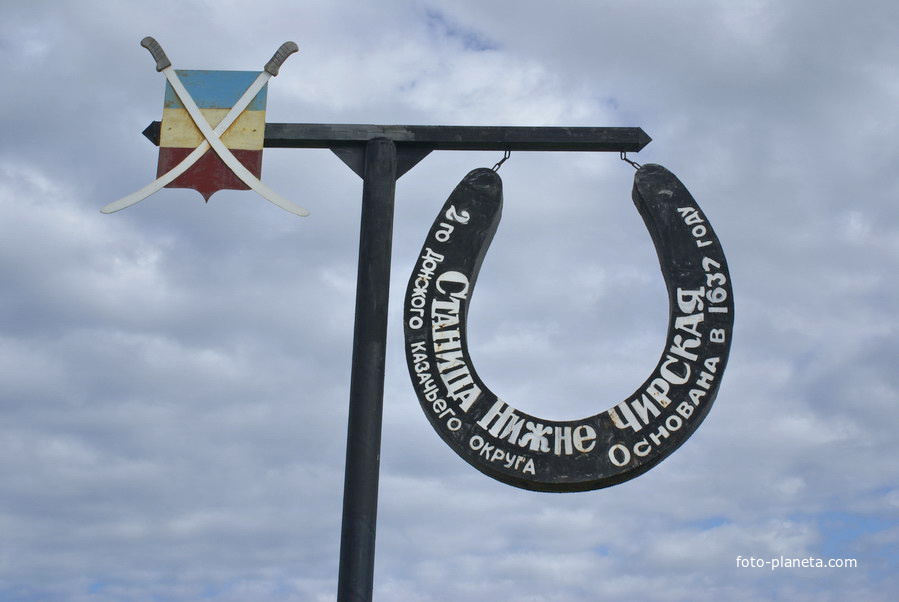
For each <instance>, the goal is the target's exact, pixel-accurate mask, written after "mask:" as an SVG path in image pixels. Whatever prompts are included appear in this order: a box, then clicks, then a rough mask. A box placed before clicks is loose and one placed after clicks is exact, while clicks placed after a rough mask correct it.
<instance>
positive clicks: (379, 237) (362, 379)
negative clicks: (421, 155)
mask: <svg viewBox="0 0 899 602" xmlns="http://www.w3.org/2000/svg"><path fill="white" fill-rule="evenodd" d="M395 191H396V146H395V145H394V143H393V142H392V141H391V140H388V139H386V138H377V139H374V140H370V141H369V142H368V143H367V144H366V146H365V175H364V177H363V184H362V227H361V233H360V237H359V273H358V277H357V280H356V326H355V331H354V338H353V366H352V375H351V377H350V413H349V422H348V427H347V452H346V475H345V480H344V489H343V526H342V528H341V533H340V572H339V576H338V584H337V599H338V601H340V602H357V601H368V600H371V599H372V586H373V582H374V567H375V526H376V520H377V513H378V472H379V468H380V462H381V416H382V413H383V407H384V363H385V354H386V349H387V301H388V296H389V292H390V251H391V243H392V240H393V201H394V193H395Z"/></svg>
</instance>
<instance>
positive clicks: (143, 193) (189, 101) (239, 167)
mask: <svg viewBox="0 0 899 602" xmlns="http://www.w3.org/2000/svg"><path fill="white" fill-rule="evenodd" d="M140 45H141V46H143V47H144V48H146V49H147V50H149V51H150V54H151V55H153V58H154V59H156V70H157V71H161V72H162V73H163V75H165V77H166V79H167V80H168V81H169V84H171V86H172V89H173V90H174V91H175V94H177V95H178V98H179V99H181V104H183V105H184V108H185V109H187V113H188V114H189V115H190V117H191V119H193V121H194V123H195V124H196V126H197V128H199V130H200V133H202V134H203V137H204V138H205V140H204V141H203V142H202V143H201V144H200V145H199V146H198V147H197V148H195V149H194V150H193V151H192V152H191V153H190V154H189V155H188V156H187V157H185V158H184V159H183V160H182V161H181V163H179V164H178V165H176V166H175V167H173V168H172V169H171V170H170V171H168V172H167V173H165V174H163V175H162V176H160V177H159V178H157V179H156V180H155V181H153V182H151V183H150V184H147V185H146V186H144V187H143V188H141V189H140V190H138V191H136V192H133V193H131V194H129V195H128V196H126V197H123V198H121V199H119V200H118V201H115V202H113V203H110V204H108V205H106V206H105V207H103V209H101V210H100V211H101V213H113V212H115V211H119V210H121V209H124V208H126V207H130V206H131V205H134V204H135V203H137V202H139V201H142V200H144V199H145V198H147V197H148V196H150V195H151V194H153V193H154V192H157V191H159V190H161V189H162V188H163V187H165V186H166V185H167V184H169V183H171V182H172V181H173V180H174V179H175V178H177V177H178V176H180V175H181V174H183V173H184V172H185V171H187V170H188V169H190V167H191V166H192V165H193V164H194V163H196V162H197V160H199V158H200V157H202V156H203V155H204V154H205V153H206V151H208V150H209V149H210V147H211V148H212V150H214V151H215V152H216V153H217V154H218V156H219V157H221V159H222V161H223V162H224V163H225V165H227V166H228V167H229V168H230V169H231V171H233V172H234V175H236V176H237V177H238V178H240V180H241V181H242V182H243V183H244V184H246V185H247V186H249V187H250V188H252V189H253V190H255V191H256V192H257V193H258V194H259V195H260V196H262V198H264V199H266V200H267V201H270V202H272V203H274V204H275V205H277V206H278V207H281V208H282V209H285V210H287V211H290V212H291V213H294V214H296V215H299V216H301V217H305V216H307V215H309V212H308V211H307V210H305V209H303V208H302V207H300V206H298V205H295V204H293V203H291V202H290V201H288V200H287V199H285V198H284V197H282V196H281V195H280V194H278V193H277V192H275V191H274V190H272V189H271V188H269V187H268V186H266V185H265V184H263V183H262V182H260V181H259V178H257V177H256V176H254V175H253V174H252V173H250V170H248V169H247V168H246V167H244V165H243V163H241V162H240V161H238V160H237V158H236V157H235V156H234V155H233V154H232V153H231V151H230V150H228V147H226V146H225V145H224V144H223V143H222V141H221V138H220V136H221V135H222V134H224V133H225V131H227V129H228V128H229V127H231V124H232V123H234V122H235V121H236V120H237V118H238V117H239V116H240V114H241V113H243V110H244V109H245V108H247V106H248V105H249V104H250V102H252V100H253V99H254V98H256V95H257V94H258V93H259V91H260V90H261V89H262V87H263V86H265V84H266V83H268V80H269V79H270V78H271V77H272V76H275V75H278V71H279V69H280V68H281V65H282V64H283V63H284V61H285V60H287V57H289V56H290V55H291V54H293V53H294V52H296V51H297V50H299V49H298V48H297V45H296V44H295V43H294V42H285V43H283V44H281V47H280V48H278V51H277V52H275V55H274V56H273V57H272V59H271V60H270V61H269V62H268V63H266V65H265V69H264V70H263V71H262V73H260V74H259V76H258V77H257V78H256V81H254V82H253V83H252V84H251V85H250V87H249V88H247V90H246V91H245V92H244V93H243V96H241V97H240V99H239V100H238V101H237V103H236V104H235V105H234V106H233V107H231V110H230V111H228V114H227V115H225V118H224V119H222V120H221V122H219V124H218V125H217V126H215V129H212V128H211V127H210V126H209V122H208V121H206V118H205V117H204V116H203V114H202V113H201V112H200V108H199V107H198V106H197V103H196V102H194V99H193V98H191V96H190V93H189V92H188V91H187V89H185V87H184V84H182V83H181V80H180V79H179V78H178V74H177V73H175V70H174V69H172V62H171V61H170V60H169V59H168V57H167V56H166V55H165V52H164V51H163V50H162V47H161V46H160V45H159V43H158V42H157V41H156V40H155V39H153V38H152V37H150V36H147V37H146V38H144V39H143V40H141V42H140Z"/></svg>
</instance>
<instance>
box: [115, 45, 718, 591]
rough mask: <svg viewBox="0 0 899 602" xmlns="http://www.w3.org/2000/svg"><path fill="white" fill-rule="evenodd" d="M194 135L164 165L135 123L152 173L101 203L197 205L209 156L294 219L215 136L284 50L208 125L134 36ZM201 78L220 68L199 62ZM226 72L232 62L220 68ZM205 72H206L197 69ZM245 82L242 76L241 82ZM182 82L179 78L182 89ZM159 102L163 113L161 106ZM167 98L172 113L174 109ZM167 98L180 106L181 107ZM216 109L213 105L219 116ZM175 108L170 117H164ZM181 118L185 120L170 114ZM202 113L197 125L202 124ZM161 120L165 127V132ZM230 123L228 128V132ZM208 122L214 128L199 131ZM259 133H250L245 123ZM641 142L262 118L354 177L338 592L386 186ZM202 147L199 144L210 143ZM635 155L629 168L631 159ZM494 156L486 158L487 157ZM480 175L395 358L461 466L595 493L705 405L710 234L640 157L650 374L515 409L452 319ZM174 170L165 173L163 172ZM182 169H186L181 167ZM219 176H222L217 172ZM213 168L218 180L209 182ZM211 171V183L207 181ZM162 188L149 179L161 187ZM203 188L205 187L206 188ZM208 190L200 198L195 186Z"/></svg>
mask: <svg viewBox="0 0 899 602" xmlns="http://www.w3.org/2000/svg"><path fill="white" fill-rule="evenodd" d="M142 43H143V44H144V45H145V46H147V47H148V49H149V50H150V51H151V53H152V54H153V57H154V58H155V59H156V60H157V69H158V70H160V71H162V72H163V73H164V74H165V75H166V77H167V80H168V82H169V86H170V89H171V90H173V91H174V95H175V96H177V99H178V100H179V101H180V103H175V102H172V103H171V105H172V107H174V108H172V109H171V110H173V111H175V110H181V108H183V109H185V110H186V111H187V113H188V114H189V118H190V120H191V122H192V123H193V124H194V125H195V127H196V129H197V130H199V135H197V134H196V132H194V135H195V144H194V145H193V146H191V145H190V144H187V145H185V147H186V149H185V150H183V151H181V152H180V154H179V155H178V157H179V158H180V157H184V158H183V159H180V161H181V163H178V162H177V161H175V160H170V161H169V162H168V163H167V164H166V165H165V167H163V165H162V157H163V154H162V151H163V148H164V147H163V146H162V143H163V138H164V137H165V136H166V133H167V132H168V131H169V130H170V129H172V128H173V127H174V126H165V123H166V120H167V119H169V117H168V116H164V119H163V124H160V123H159V122H154V123H151V124H150V126H149V127H148V128H147V129H146V130H145V131H144V135H145V136H147V137H148V138H149V139H150V140H151V141H152V142H154V143H155V144H157V145H160V148H161V154H160V179H159V180H157V181H156V182H154V183H153V184H151V185H149V186H147V187H145V188H144V189H141V190H140V191H138V192H136V193H134V194H133V195H129V196H128V197H125V198H124V199H122V200H120V201H117V202H116V203H113V204H111V205H109V206H107V207H105V208H104V210H103V211H104V212H112V211H116V210H118V209H121V208H124V207H126V206H129V205H131V204H133V203H135V202H137V201H139V200H141V199H142V198H145V197H146V196H148V195H149V194H152V192H155V191H156V190H159V189H160V188H162V187H164V186H179V185H180V186H182V187H193V188H197V189H198V190H201V188H202V186H206V188H205V189H204V190H205V191H204V190H201V192H203V193H204V196H206V198H207V199H208V194H211V192H209V191H210V190H211V191H213V192H214V190H215V189H216V186H219V184H212V185H209V184H208V182H205V183H204V184H202V186H201V185H200V184H197V180H204V179H208V178H207V174H208V173H210V172H211V171H214V170H215V169H219V168H220V166H219V165H218V163H215V164H214V165H211V166H207V167H206V168H204V169H203V170H201V172H200V176H199V177H196V176H194V177H193V179H191V178H187V180H181V181H180V183H179V180H178V179H177V178H179V177H181V178H184V175H182V174H185V172H188V170H189V169H190V168H191V167H192V166H194V164H195V163H197V162H198V161H200V160H201V158H204V157H210V158H212V155H213V153H215V154H216V155H217V156H218V159H219V160H221V161H222V162H223V163H224V164H225V165H226V166H227V168H228V169H229V170H230V172H233V174H234V175H235V176H236V177H237V178H238V180H240V182H242V183H243V185H245V186H243V185H240V184H239V183H238V184H237V185H235V186H234V187H244V188H252V189H254V190H256V191H257V192H258V193H259V194H261V195H262V196H264V197H265V198H266V199H268V200H270V201H272V202H273V203H275V204H278V205H279V206H281V207H282V208H285V209H287V210H288V211H291V212H293V213H296V214H298V215H305V214H306V213H307V212H306V211H305V210H304V209H301V208H299V207H297V206H296V205H294V204H293V203H291V202H290V201H287V200H286V199H284V198H283V197H280V196H279V195H277V194H276V193H274V192H273V191H271V190H269V189H268V188H267V187H265V186H264V185H263V184H262V183H261V182H259V180H258V177H257V176H258V169H257V170H256V174H255V175H254V174H253V173H250V171H252V170H247V169H244V167H245V165H244V163H245V162H246V163H250V162H251V159H247V157H245V156H238V157H236V158H235V154H237V152H236V151H234V152H232V149H231V148H229V147H228V144H227V143H226V141H225V142H223V139H224V138H226V137H227V136H228V135H229V133H230V130H229V129H228V128H229V126H230V125H231V124H232V123H234V121H235V120H237V119H239V118H241V115H242V114H243V113H245V109H246V108H247V107H248V106H249V105H250V103H251V102H253V99H254V97H255V96H256V95H257V94H258V93H259V91H260V90H262V88H263V86H264V85H265V83H266V81H267V80H268V77H270V76H271V75H277V72H278V68H279V67H280V65H281V63H283V61H284V60H285V59H286V58H287V56H289V54H290V53H291V52H293V51H295V50H296V45H292V46H291V44H292V43H287V44H285V45H283V46H282V48H281V49H279V52H278V53H277V54H276V55H275V57H273V59H272V61H270V63H269V64H268V65H267V66H266V70H265V71H264V72H263V73H260V74H259V75H258V77H257V79H256V80H255V83H254V84H253V85H254V86H256V88H255V90H253V89H252V88H250V89H246V90H243V89H241V86H236V89H235V90H232V91H230V96H229V100H228V102H227V103H225V106H221V107H219V106H217V105H216V109H215V110H219V111H221V114H218V116H217V117H216V119H221V121H219V122H218V123H216V124H215V125H213V124H212V123H211V122H212V121H213V119H212V118H211V117H210V115H211V114H207V113H203V112H202V111H203V110H206V111H209V110H210V109H201V110H200V109H197V105H198V104H201V103H199V102H198V103H195V102H194V101H193V100H192V99H191V91H189V90H187V89H185V87H184V86H182V85H180V82H179V75H183V74H189V73H190V72H175V71H174V70H172V69H171V64H170V63H169V62H168V59H166V58H165V55H164V53H163V52H162V49H161V48H160V47H159V45H158V44H156V43H155V41H154V40H152V38H147V39H145V40H144V42H142ZM202 73H206V74H216V73H229V72H202ZM230 73H233V72H230ZM203 77H213V76H207V75H204V76H203ZM245 79H249V80H251V81H252V78H245ZM188 87H189V86H188ZM169 104H170V103H168V102H167V104H166V107H167V109H166V111H168V110H169ZM176 104H177V105H178V106H177V107H176V106H175V105H176ZM179 107H180V108H179ZM222 114H224V115H222ZM179 115H180V114H177V115H174V116H173V117H172V118H171V119H172V123H174V120H175V119H177V118H178V117H179ZM182 117H183V116H182ZM207 120H208V122H207ZM164 126H165V127H164ZM232 127H234V126H232ZM213 128H214V129H213ZM257 129H258V128H257ZM649 142H650V138H649V136H647V135H646V134H645V133H644V132H643V130H641V129H640V128H636V127H570V128H569V127H480V126H471V127H469V126H411V125H390V126H382V125H357V124H302V123H266V124H264V137H263V140H262V144H261V145H258V144H257V145H258V146H259V149H258V150H259V152H261V147H263V146H264V147H270V148H271V147H275V148H326V149H329V150H331V151H332V152H334V153H335V154H336V155H337V156H338V157H339V158H340V159H341V160H342V161H343V162H344V163H346V165H347V166H349V167H350V169H352V170H353V172H355V173H356V174H357V175H358V176H360V177H361V178H362V182H363V184H362V216H361V230H360V238H359V264H358V276H357V285H356V315H355V326H354V339H353V356H352V368H351V375H350V400H349V422H348V427H347V456H346V468H345V470H346V472H345V482H344V497H343V524H342V530H341V548H340V569H339V578H338V599H339V600H341V601H349V600H353V601H355V600H371V596H372V591H373V575H374V550H375V527H376V517H377V496H378V473H379V462H380V447H381V418H382V410H383V392H384V374H385V352H386V343H387V308H388V297H389V286H390V266H391V246H392V245H391V243H392V233H393V214H394V196H395V190H396V181H397V179H398V178H399V177H400V176H402V175H403V174H404V173H406V172H407V171H409V170H410V169H412V168H413V167H414V166H415V165H416V164H417V163H418V162H419V161H421V160H422V159H423V158H424V157H426V156H427V155H428V154H429V153H430V152H432V151H435V150H481V151H483V150H496V151H505V152H506V155H505V157H508V153H509V152H510V151H585V152H615V153H620V154H621V157H622V158H623V159H625V160H627V159H626V156H625V153H628V152H638V151H640V150H641V149H642V148H643V147H644V146H646V144H648V143H649ZM210 148H211V152H210V151H209V149H210ZM629 162H630V163H632V164H633V162H631V161H629ZM501 163H502V162H500V164H501ZM500 164H497V166H495V168H494V170H489V169H478V170H474V171H472V172H471V173H470V174H469V175H468V176H466V178H465V179H464V180H463V181H462V183H460V185H459V186H458V187H457V188H456V190H455V191H453V193H452V195H451V196H450V198H449V199H448V200H447V202H446V205H445V206H444V207H443V209H442V210H441V212H440V214H438V216H437V219H436V221H435V222H434V226H433V227H432V228H431V231H430V233H429V234H428V237H427V239H426V241H425V244H424V247H423V249H422V253H421V254H420V257H419V260H418V262H417V264H416V266H415V268H414V270H413V272H412V277H411V278H410V281H409V288H408V291H407V294H406V301H405V305H404V329H405V335H406V354H407V359H408V364H409V370H410V374H411V375H412V379H413V384H414V387H415V390H416V393H417V395H418V397H419V401H420V402H421V405H422V409H423V410H424V411H425V414H426V415H427V416H428V419H429V420H430V421H431V424H432V425H433V426H434V428H435V430H437V432H438V433H439V434H440V436H441V437H442V438H443V439H444V440H445V441H446V442H447V443H448V444H449V445H450V447H452V448H453V450H454V451H456V452H457V453H458V454H459V455H460V456H461V457H463V458H464V459H465V460H466V461H468V462H469V463H471V464H472V465H474V466H475V467H476V468H478V469H479V470H481V471H482V472H484V473H485V474H487V475H489V476H491V477H494V478H496V479H499V480H501V481H503V482H506V483H509V484H511V485H514V486H517V487H522V488H525V489H534V490H543V491H580V490H587V489H596V488H599V487H606V486H609V485H613V484H615V483H619V482H622V481H624V480H627V479H629V478H632V477H634V476H637V475H638V474H641V473H642V472H645V471H646V470H648V469H649V468H651V467H652V466H654V465H655V464H657V463H658V462H659V461H661V460H662V459H663V458H664V457H666V456H667V455H668V454H670V453H671V452H672V451H674V449H676V448H677V447H678V446H679V445H680V444H681V443H683V441H684V440H685V439H686V438H687V437H689V435H690V434H691V433H692V432H693V431H694V430H695V428H696V427H697V426H698V425H699V423H700V422H701V420H702V418H703V417H704V416H705V414H706V413H707V412H708V410H709V408H710V407H711V402H712V401H713V399H714V397H715V394H716V393H717V388H718V383H719V382H720V376H721V373H722V372H723V370H724V366H725V364H726V362H727V354H728V351H729V346H730V332H731V328H732V324H733V296H732V294H731V290H730V277H729V274H728V272H727V266H726V262H725V260H724V255H723V253H722V252H721V248H720V244H719V243H718V240H717V238H716V237H715V235H714V232H713V231H712V229H711V226H710V225H709V224H708V221H707V220H706V219H705V217H704V216H703V214H702V213H701V211H700V209H699V207H698V206H697V205H696V202H695V201H694V200H693V199H692V197H691V196H690V194H689V192H687V190H686V188H684V186H683V185H682V184H681V183H680V181H678V180H677V178H676V177H674V175H673V174H671V173H670V172H668V171H667V170H665V169H664V168H662V167H661V166H657V165H647V166H644V167H640V166H638V165H637V164H633V165H634V166H635V167H639V169H638V171H637V175H636V177H635V184H634V193H633V196H634V202H635V204H636V205H637V208H638V210H639V211H640V212H641V214H642V215H643V217H644V220H645V221H646V225H647V227H648V229H649V231H650V234H651V236H652V238H653V241H654V243H655V245H656V250H657V252H658V254H659V259H660V262H661V267H662V272H663V275H664V277H665V280H666V285H667V287H668V292H669V301H670V305H671V321H670V324H669V334H668V339H667V342H666V346H665V350H664V352H663V353H662V358H661V359H660V361H659V364H658V366H657V368H656V370H655V371H654V372H653V374H652V375H651V376H650V377H649V378H648V379H647V381H646V382H645V383H644V384H643V385H642V386H641V387H639V388H638V389H637V391H636V393H635V394H634V396H633V398H631V400H630V401H625V402H621V403H619V404H618V405H616V406H615V407H613V408H612V409H609V410H608V411H604V412H600V413H599V414H597V415H595V416H592V417H589V418H586V419H583V420H576V421H570V422H554V421H549V420H543V419H540V418H537V417H533V416H529V415H527V414H524V413H523V412H520V411H517V410H515V409H514V408H513V407H512V406H510V405H508V404H506V403H505V402H504V401H502V400H500V399H498V398H497V397H496V395H494V394H493V393H492V392H491V391H490V390H489V388H488V387H487V386H486V385H485V384H484V383H483V381H481V380H480V378H479V377H478V376H477V373H476V371H475V370H474V367H473V365H472V363H471V358H470V356H469V355H468V349H467V344H466V328H467V326H466V315H467V307H468V303H469V300H470V296H471V293H472V291H473V289H474V283H475V280H476V278H477V272H478V269H479V267H480V264H481V260H482V259H483V257H484V254H485V253H486V251H487V247H488V246H489V243H490V239H491V238H492V236H493V232H494V231H495V230H496V227H497V225H498V223H499V217H500V210H501V204H502V183H501V181H500V180H499V176H498V175H497V173H496V169H497V168H498V167H499V165H500ZM177 170H180V172H178V173H174V174H172V173H170V172H171V171H177ZM187 175H190V174H189V172H188V174H187ZM228 175H229V177H230V173H228ZM216 177H219V176H216ZM219 179H221V178H220V177H219ZM160 182H161V183H160ZM210 186H211V187H210ZM207 193H208V194H207Z"/></svg>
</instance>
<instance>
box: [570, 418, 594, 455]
mask: <svg viewBox="0 0 899 602" xmlns="http://www.w3.org/2000/svg"><path fill="white" fill-rule="evenodd" d="M595 439H596V429H594V428H593V427H592V426H590V425H589V424H581V425H579V426H576V427H574V449H576V450H578V451H579V452H581V453H584V454H585V453H587V452H589V451H592V450H593V448H594V447H596V441H595Z"/></svg>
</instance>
